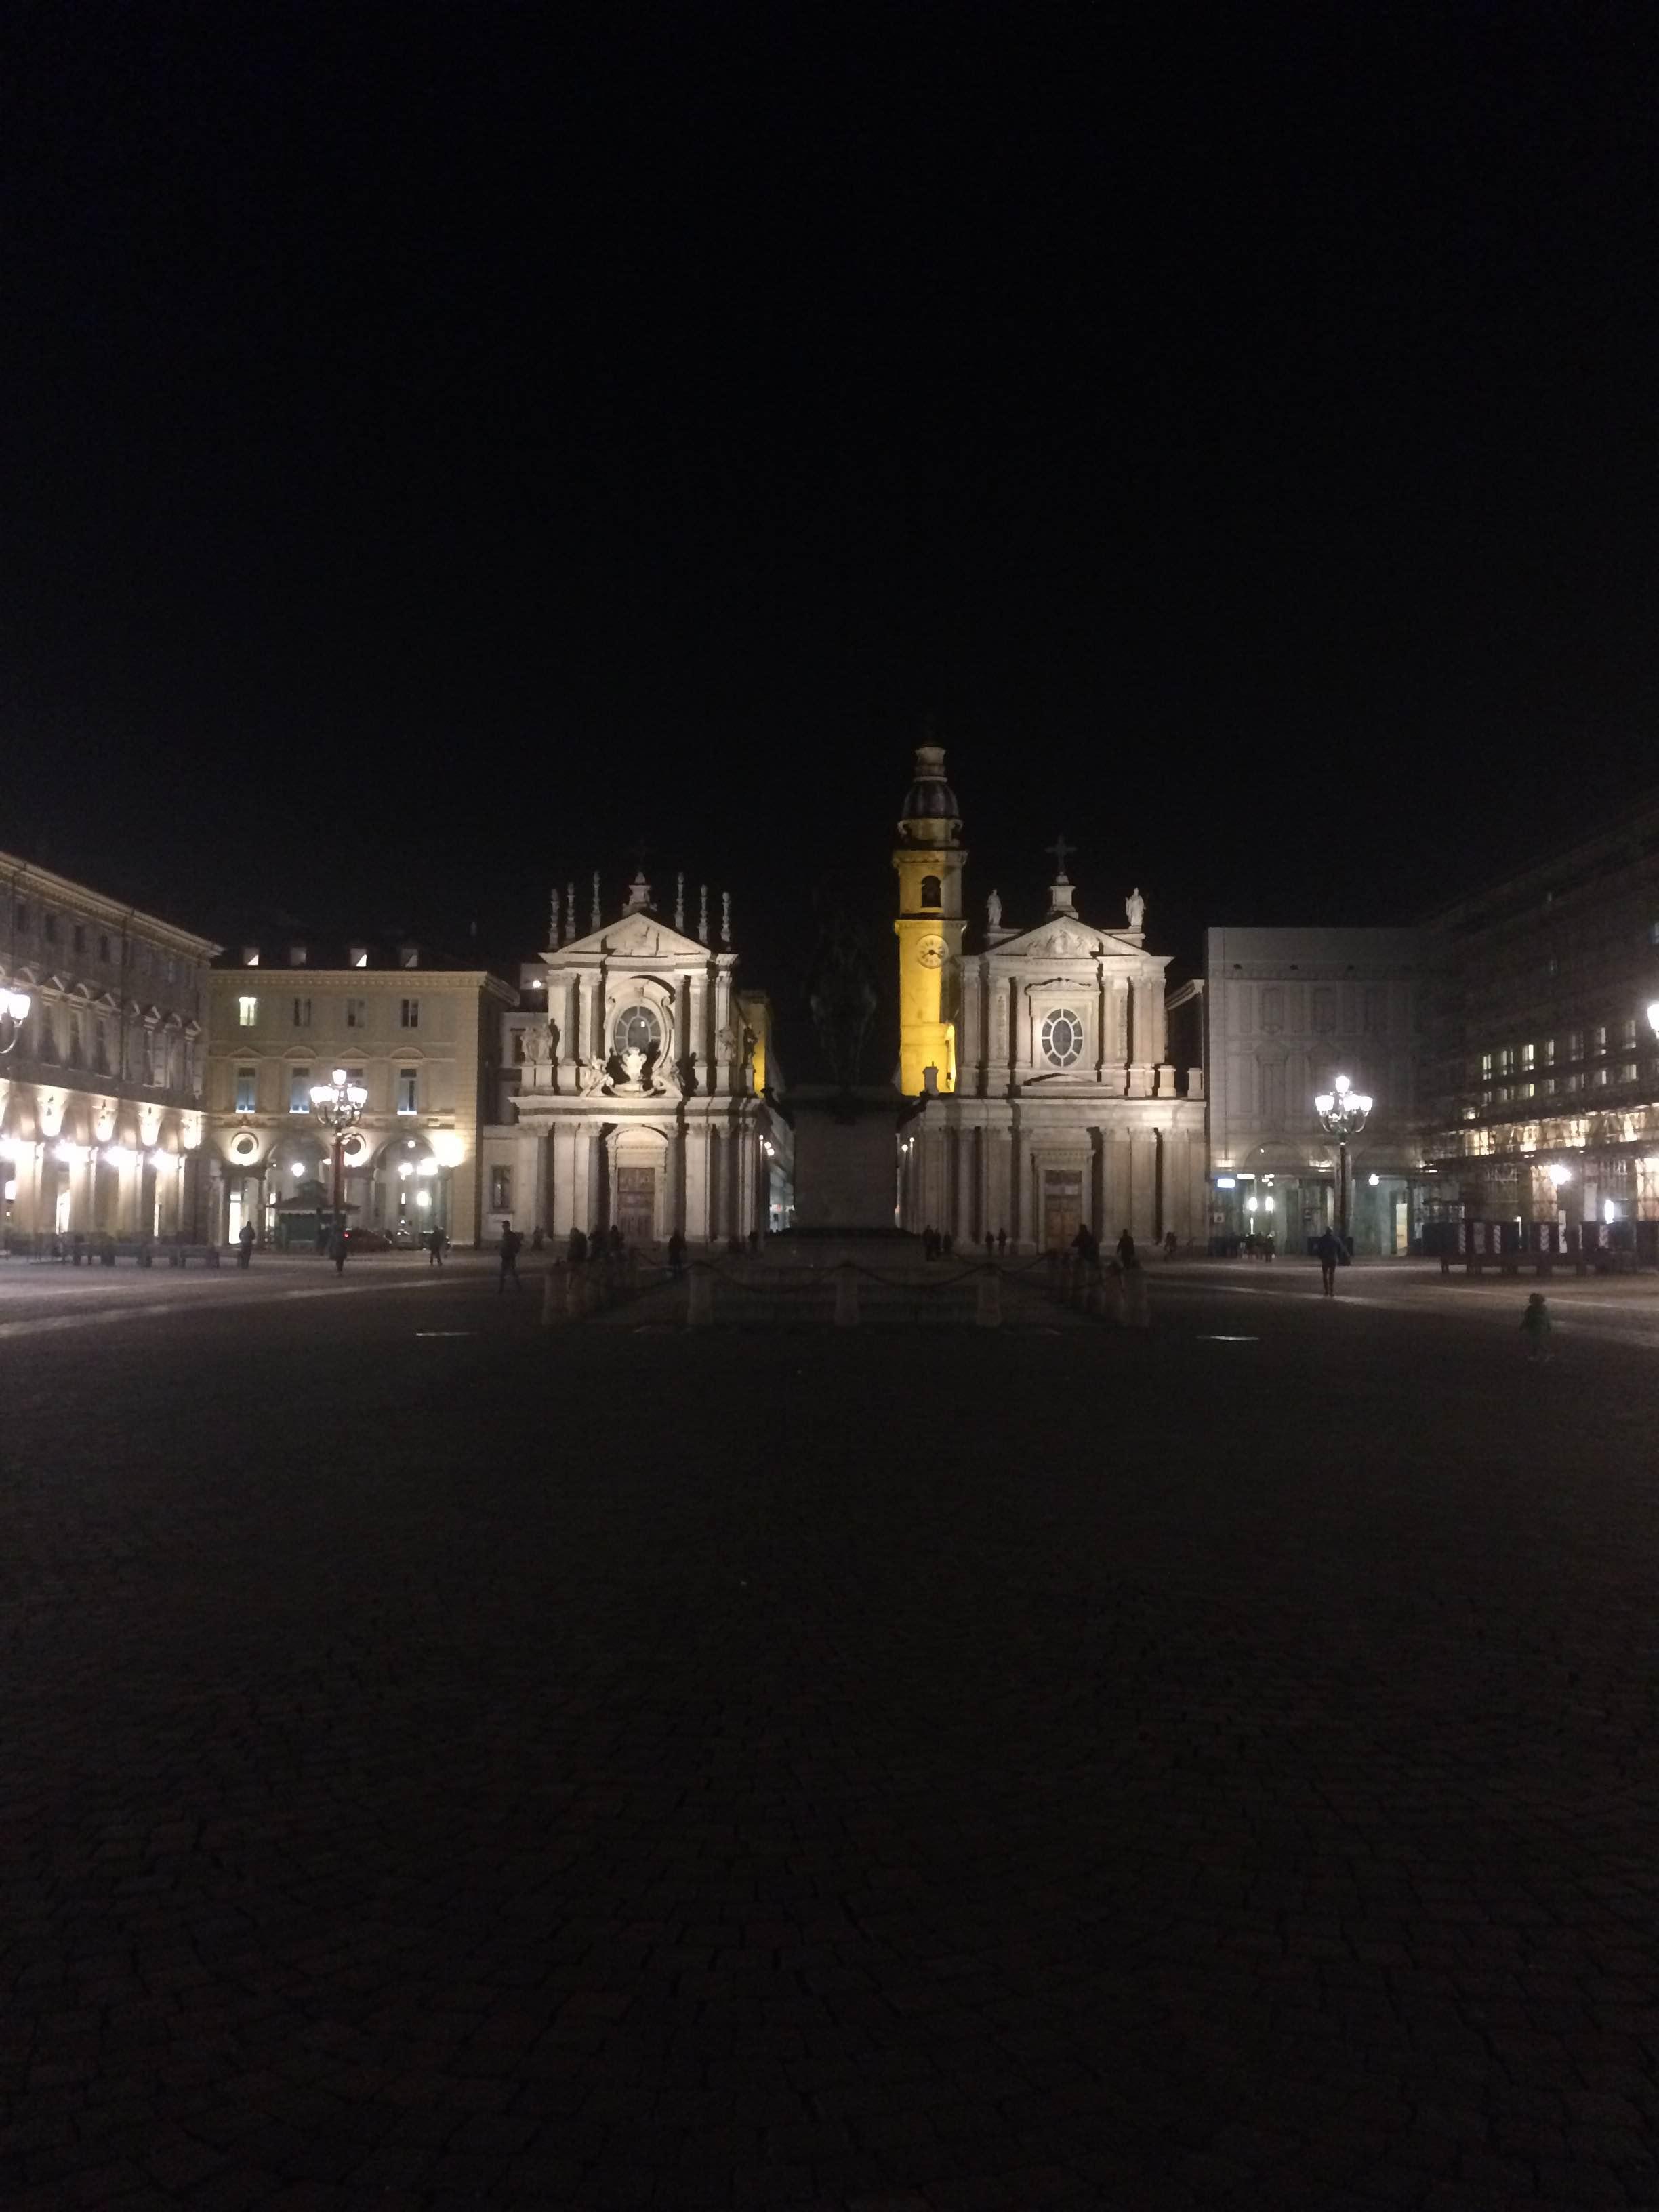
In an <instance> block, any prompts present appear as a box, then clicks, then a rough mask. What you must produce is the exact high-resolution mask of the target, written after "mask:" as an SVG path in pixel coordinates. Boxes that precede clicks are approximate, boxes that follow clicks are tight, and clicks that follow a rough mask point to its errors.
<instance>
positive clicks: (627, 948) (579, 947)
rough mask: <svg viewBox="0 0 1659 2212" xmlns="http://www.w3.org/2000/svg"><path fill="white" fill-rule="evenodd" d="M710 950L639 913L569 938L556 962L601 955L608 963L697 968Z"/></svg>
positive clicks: (668, 924) (654, 917)
mask: <svg viewBox="0 0 1659 2212" xmlns="http://www.w3.org/2000/svg"><path fill="white" fill-rule="evenodd" d="M711 950H712V948H711V947H710V946H708V945H702V944H700V943H699V942H698V941H697V939H696V938H695V937H687V936H685V935H684V933H682V932H681V931H679V930H678V929H676V928H675V927H673V925H672V923H671V922H666V921H664V920H663V919H662V917H661V915H655V914H648V913H646V912H644V911H641V912H638V913H635V914H624V915H618V916H617V920H616V921H607V922H606V923H605V924H604V926H603V927H600V928H599V929H592V930H590V931H589V932H588V933H587V935H586V937H577V938H573V939H572V940H571V942H570V943H569V944H568V945H561V946H560V947H559V949H558V952H557V954H556V956H555V957H556V959H560V960H562V959H563V958H564V957H565V956H566V955H567V954H568V953H572V952H580V953H584V954H586V955H587V956H588V957H590V958H592V957H596V956H598V955H600V954H603V955H604V956H605V957H606V958H608V959H611V960H617V959H621V960H666V961H672V962H673V963H676V964H677V965H684V963H687V962H691V963H696V964H699V965H700V964H701V963H702V962H703V961H705V960H707V959H708V957H709V953H710V951H711Z"/></svg>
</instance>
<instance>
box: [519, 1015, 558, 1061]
mask: <svg viewBox="0 0 1659 2212" xmlns="http://www.w3.org/2000/svg"><path fill="white" fill-rule="evenodd" d="M548 1026H549V1025H548V1024H547V1023H545V1022H532V1023H531V1024H530V1025H529V1027H528V1028H527V1029H526V1030H525V1033H524V1056H525V1058H526V1060H527V1061H528V1062H529V1064H530V1066H532V1067H544V1066H546V1064H547V1062H548V1060H550V1058H551V1056H552V1053H551V1045H550V1039H549V1037H548V1034H547V1032H548Z"/></svg>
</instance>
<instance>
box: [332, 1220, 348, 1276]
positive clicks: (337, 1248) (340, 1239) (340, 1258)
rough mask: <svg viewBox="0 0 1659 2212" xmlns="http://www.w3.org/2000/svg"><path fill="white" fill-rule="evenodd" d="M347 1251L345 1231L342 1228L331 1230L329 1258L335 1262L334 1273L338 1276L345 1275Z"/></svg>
mask: <svg viewBox="0 0 1659 2212" xmlns="http://www.w3.org/2000/svg"><path fill="white" fill-rule="evenodd" d="M346 1250H347V1245H346V1233H345V1231H344V1230H343V1229H340V1228H335V1229H332V1230H331V1231H329V1238H328V1256H329V1258H330V1259H331V1260H332V1261H333V1262H334V1273H335V1274H336V1275H337V1276H342V1275H343V1274H344V1273H345V1263H346Z"/></svg>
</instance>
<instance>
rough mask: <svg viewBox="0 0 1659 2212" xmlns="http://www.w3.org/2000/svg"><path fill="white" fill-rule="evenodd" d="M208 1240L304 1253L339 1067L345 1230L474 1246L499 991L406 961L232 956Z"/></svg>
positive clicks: (338, 955) (320, 1214)
mask: <svg viewBox="0 0 1659 2212" xmlns="http://www.w3.org/2000/svg"><path fill="white" fill-rule="evenodd" d="M211 994H212V1021H211V1036H212V1048H211V1051H210V1056H209V1078H208V1109H209V1122H210V1175H211V1186H210V1233H211V1235H212V1236H213V1237H215V1238H216V1239H217V1240H219V1241H222V1242H233V1241H234V1239H235V1238H236V1237H237V1236H238V1234H239V1233H240V1230H241V1228H242V1225H243V1224H244V1223H245V1222H250V1221H251V1222H252V1224H253V1226H254V1229H255V1231H256V1233H257V1234H258V1237H260V1239H261V1240H262V1241H263V1242H267V1243H282V1244H289V1243H294V1244H303V1243H314V1242H315V1240H316V1238H317V1236H318V1234H319V1231H320V1229H321V1227H322V1225H324V1223H325V1222H326V1221H327V1220H329V1219H330V1218H331V1215H332V1208H333V1204H334V1196H335V1194H334V1192H333V1189H332V1188H331V1182H332V1172H333V1168H332V1140H331V1138H330V1136H329V1134H328V1133H327V1132H326V1131H325V1129H323V1128H321V1127H319V1125H318V1123H317V1121H316V1120H315V1118H314V1117H313V1113H312V1110H311V1090H312V1086H313V1084H318V1083H325V1082H326V1081H327V1080H328V1079H329V1077H330V1075H331V1073H332V1071H333V1070H334V1069H335V1068H337V1067H343V1068H344V1069H345V1070H346V1071H347V1072H348V1073H349V1076H350V1077H351V1079H352V1080H353V1081H354V1082H361V1083H362V1085H363V1086H364V1087H365V1089H366V1090H367V1091H368V1105H367V1106H366V1108H365V1109H364V1111H363V1115H362V1121H361V1122H360V1123H359V1125H358V1127H356V1129H354V1130H353V1131H352V1133H351V1134H350V1135H349V1137H348V1139H346V1143H345V1146H344V1166H345V1176H344V1206H345V1212H346V1219H347V1222H348V1224H349V1225H350V1226H351V1227H353V1228H356V1229H372V1230H376V1231H381V1232H382V1233H384V1234H386V1235H389V1236H392V1237H394V1238H395V1239H397V1240H398V1241H400V1242H411V1241H413V1240H414V1239H415V1238H416V1237H418V1236H419V1235H421V1234H422V1232H424V1231H427V1230H429V1229H431V1228H434V1227H439V1228H442V1229H443V1230H445V1231H447V1234H448V1235H449V1237H451V1238H452V1239H453V1241H454V1242H455V1243H459V1244H470V1243H476V1242H477V1238H478V1235H479V1223H480V1218H481V1214H482V1201H483V1183H482V1171H481V1164H480V1153H479V1131H480V1128H481V1127H482V1125H483V1122H484V1121H485V1120H486V1118H487V1116H488V1113H489V1100H490V1097H491V1095H492V1092H493V1089H494V1085H495V1054H496V1053H497V1050H498V1049H499V1043H500V1034H501V1031H500V1016H501V1012H502V1011H503V1009H505V1008H507V1007H510V1006H514V1005H515V1004H516V1003H517V994H516V993H515V992H514V990H513V987H512V986H511V984H509V983H507V982H505V981H502V980H501V978H500V977H499V976H497V975H491V974H489V972H488V971H486V970H484V969H477V968H460V967H456V966H453V965H451V964H447V963H442V962H435V961H434V960H432V959H431V958H429V957H426V956H424V955H423V954H422V951H421V948H420V947H419V946H418V945H412V944H408V945H398V946H395V947H386V946H378V945H370V944H368V943H364V944H359V945H343V946H342V945H313V944H309V943H306V942H301V941H289V940H284V941H283V942H282V943H280V944H264V945H240V946H238V947H236V948H235V949H234V951H232V952H231V953H229V954H228V955H227V956H226V957H225V959H224V960H223V961H222V963H220V964H218V965H217V966H216V967H215V968H214V969H213V970H212V974H211Z"/></svg>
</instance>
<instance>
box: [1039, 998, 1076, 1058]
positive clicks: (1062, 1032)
mask: <svg viewBox="0 0 1659 2212" xmlns="http://www.w3.org/2000/svg"><path fill="white" fill-rule="evenodd" d="M1082 1050H1083V1024H1082V1022H1081V1021H1080V1020H1079V1018H1078V1017H1077V1015H1075V1014H1074V1013H1073V1012H1072V1010H1071V1008H1070V1007H1069V1006H1057V1007H1056V1008H1055V1009H1054V1012H1053V1013H1052V1014H1050V1015H1049V1016H1048V1019H1047V1020H1046V1021H1045V1022H1044V1023H1043V1024H1042V1057H1043V1058H1044V1059H1045V1060H1047V1061H1048V1065H1049V1066H1051V1067H1069V1066H1071V1065H1072V1063H1073V1060H1076V1059H1077V1058H1078V1057H1079V1054H1081V1052H1082Z"/></svg>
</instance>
